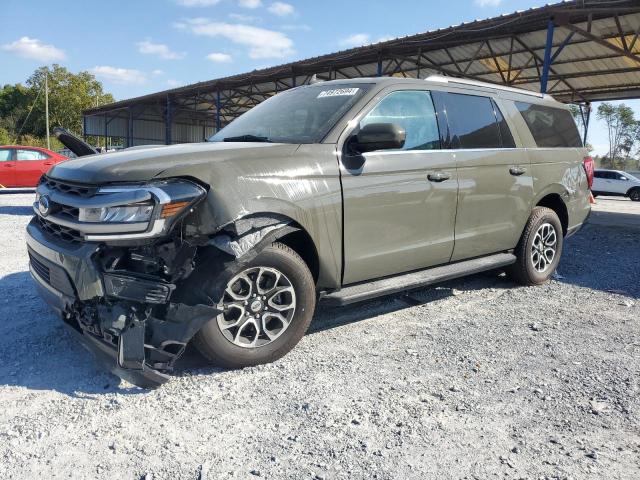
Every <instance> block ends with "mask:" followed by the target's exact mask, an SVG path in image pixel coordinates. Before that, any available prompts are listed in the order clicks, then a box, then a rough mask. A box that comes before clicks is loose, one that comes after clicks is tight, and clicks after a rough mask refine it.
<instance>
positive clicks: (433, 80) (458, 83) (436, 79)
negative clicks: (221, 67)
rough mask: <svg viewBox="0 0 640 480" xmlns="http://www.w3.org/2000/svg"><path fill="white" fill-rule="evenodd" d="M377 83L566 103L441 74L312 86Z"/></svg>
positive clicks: (340, 80) (321, 82)
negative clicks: (419, 77) (433, 87)
mask: <svg viewBox="0 0 640 480" xmlns="http://www.w3.org/2000/svg"><path fill="white" fill-rule="evenodd" d="M359 83H362V84H376V85H397V84H409V85H418V86H424V85H425V84H426V85H437V86H447V87H454V88H460V89H469V90H475V91H481V92H484V93H490V94H496V95H499V96H505V97H508V98H518V97H520V96H521V98H518V99H522V100H528V101H532V100H533V101H535V102H536V103H538V102H545V103H546V102H549V103H553V104H555V106H558V107H561V108H564V105H563V104H561V103H560V102H558V101H556V100H555V99H554V98H553V97H552V96H551V95H543V94H541V93H537V92H532V91H531V90H524V89H521V88H513V87H507V86H503V85H496V84H493V83H487V82H479V81H477V80H469V79H465V78H456V77H445V76H441V75H431V76H429V77H427V78H425V79H417V78H399V77H363V78H343V79H338V80H327V81H320V82H317V83H313V84H311V86H323V85H325V86H331V85H336V86H339V85H347V84H349V85H353V84H359ZM306 86H309V85H301V86H300V87H297V88H302V87H306Z"/></svg>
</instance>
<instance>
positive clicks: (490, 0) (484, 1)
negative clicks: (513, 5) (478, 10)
mask: <svg viewBox="0 0 640 480" xmlns="http://www.w3.org/2000/svg"><path fill="white" fill-rule="evenodd" d="M474 3H475V4H476V5H478V6H479V7H497V6H498V5H500V4H501V3H502V0H474Z"/></svg>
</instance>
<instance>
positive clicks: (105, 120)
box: [104, 113, 109, 152]
mask: <svg viewBox="0 0 640 480" xmlns="http://www.w3.org/2000/svg"><path fill="white" fill-rule="evenodd" d="M108 126H109V122H108V121H107V114H106V113H105V114H104V150H105V152H106V151H107V134H108V133H109V132H108V131H107V128H108Z"/></svg>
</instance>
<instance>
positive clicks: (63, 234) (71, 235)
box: [36, 216, 84, 243]
mask: <svg viewBox="0 0 640 480" xmlns="http://www.w3.org/2000/svg"><path fill="white" fill-rule="evenodd" d="M36 219H37V220H38V225H40V228H41V229H42V231H44V232H45V233H47V234H49V235H51V236H52V237H56V238H59V239H61V240H64V241H65V242H72V243H77V242H82V241H83V240H84V238H83V237H82V234H81V233H80V232H79V231H78V230H74V229H73V228H68V227H63V226H62V225H58V224H57V223H53V222H50V221H48V220H47V219H45V218H42V217H39V216H36Z"/></svg>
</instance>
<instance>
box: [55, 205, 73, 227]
mask: <svg viewBox="0 0 640 480" xmlns="http://www.w3.org/2000/svg"><path fill="white" fill-rule="evenodd" d="M53 205H54V209H58V210H57V211H56V215H58V216H60V217H63V218H64V219H66V220H72V221H75V222H77V221H78V218H79V214H80V210H79V209H78V208H76V207H71V206H69V205H62V204H61V203H54V204H53Z"/></svg>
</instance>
